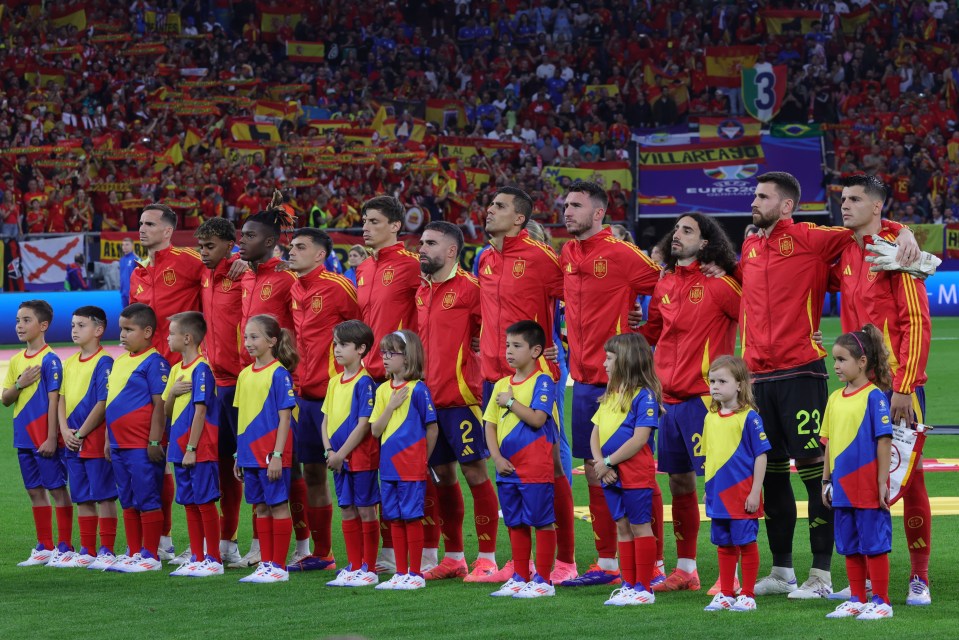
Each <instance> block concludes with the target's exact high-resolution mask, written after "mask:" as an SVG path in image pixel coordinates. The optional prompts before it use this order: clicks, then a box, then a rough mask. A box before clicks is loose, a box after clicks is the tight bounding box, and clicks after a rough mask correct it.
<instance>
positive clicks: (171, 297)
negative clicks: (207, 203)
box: [130, 204, 206, 560]
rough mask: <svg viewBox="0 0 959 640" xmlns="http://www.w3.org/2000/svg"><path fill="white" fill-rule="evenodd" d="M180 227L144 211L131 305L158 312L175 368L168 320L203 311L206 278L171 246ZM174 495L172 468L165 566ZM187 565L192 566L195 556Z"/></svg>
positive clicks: (163, 211) (170, 553)
mask: <svg viewBox="0 0 959 640" xmlns="http://www.w3.org/2000/svg"><path fill="white" fill-rule="evenodd" d="M176 222H177V215H176V212H174V211H173V209H171V208H170V207H168V206H167V205H165V204H148V205H147V206H146V207H144V209H143V212H142V213H141V214H140V244H141V245H142V246H143V248H144V249H146V250H147V260H146V262H143V263H139V264H138V265H137V266H136V267H135V268H134V269H133V273H132V274H131V276H130V302H131V303H133V302H142V303H143V304H146V305H149V306H150V308H151V309H153V312H154V313H155V314H156V317H157V328H156V331H154V332H153V347H154V348H155V349H156V350H157V351H159V352H160V355H162V356H163V357H164V358H166V360H167V362H169V363H170V365H171V366H172V365H174V364H176V363H177V362H179V361H180V354H179V353H172V352H171V351H170V345H169V342H168V340H167V338H168V337H169V336H170V321H169V320H168V318H169V317H170V316H173V315H176V314H178V313H182V312H184V311H199V310H200V283H201V281H202V279H203V276H204V275H206V268H205V267H204V266H203V262H202V261H201V260H200V255H199V254H198V253H197V252H196V251H194V250H193V249H180V248H177V247H174V246H171V242H172V240H173V232H174V231H176ZM174 493H175V490H174V484H173V474H172V473H171V471H170V467H169V465H167V466H166V473H165V474H164V476H163V489H162V492H161V496H160V497H161V505H162V511H163V535H162V536H161V537H160V560H173V558H174V556H175V555H176V554H175V551H174V549H173V540H172V538H171V537H170V530H171V528H172V526H173V514H172V507H173V494H174ZM181 555H182V554H181ZM184 560H189V554H186V557H185V558H184Z"/></svg>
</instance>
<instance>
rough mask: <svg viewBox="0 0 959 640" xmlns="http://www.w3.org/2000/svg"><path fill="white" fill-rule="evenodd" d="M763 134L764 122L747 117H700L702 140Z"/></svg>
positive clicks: (708, 140) (742, 138) (756, 136)
mask: <svg viewBox="0 0 959 640" xmlns="http://www.w3.org/2000/svg"><path fill="white" fill-rule="evenodd" d="M761 134H762V123H761V122H759V120H754V119H753V118H747V117H729V118H700V119H699V139H700V141H702V142H715V141H718V140H745V139H750V138H753V139H756V138H759V136H760V135H761Z"/></svg>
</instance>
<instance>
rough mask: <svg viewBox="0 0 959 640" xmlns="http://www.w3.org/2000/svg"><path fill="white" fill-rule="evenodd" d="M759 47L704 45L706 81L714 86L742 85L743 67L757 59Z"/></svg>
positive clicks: (754, 62)
mask: <svg viewBox="0 0 959 640" xmlns="http://www.w3.org/2000/svg"><path fill="white" fill-rule="evenodd" d="M759 52H760V47H759V46H757V45H743V46H739V47H706V81H707V82H709V84H710V86H714V87H733V88H735V87H739V86H742V73H741V70H742V69H743V68H744V67H752V66H753V65H755V64H756V60H758V59H759Z"/></svg>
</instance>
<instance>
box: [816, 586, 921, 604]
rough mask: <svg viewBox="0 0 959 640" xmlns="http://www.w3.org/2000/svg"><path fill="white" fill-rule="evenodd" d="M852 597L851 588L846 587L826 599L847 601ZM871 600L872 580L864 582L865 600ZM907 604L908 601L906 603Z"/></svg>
mask: <svg viewBox="0 0 959 640" xmlns="http://www.w3.org/2000/svg"><path fill="white" fill-rule="evenodd" d="M851 597H852V588H851V587H846V588H845V589H843V590H842V591H833V592H832V593H830V594H829V595H828V596H826V598H828V599H829V600H843V601H845V600H849V598H851ZM870 598H872V580H866V600H869V599H870ZM907 604H908V601H907Z"/></svg>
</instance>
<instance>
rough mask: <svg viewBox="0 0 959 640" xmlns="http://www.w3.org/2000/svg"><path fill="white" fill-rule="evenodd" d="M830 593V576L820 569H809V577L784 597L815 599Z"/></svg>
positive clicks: (826, 596)
mask: <svg viewBox="0 0 959 640" xmlns="http://www.w3.org/2000/svg"><path fill="white" fill-rule="evenodd" d="M830 593H832V576H831V575H830V574H829V572H828V571H823V570H822V569H810V570H809V579H808V580H806V581H805V582H803V583H802V585H801V586H800V587H799V588H798V589H796V590H795V591H790V592H789V595H787V596H786V597H787V598H789V599H790V600H817V599H820V598H828V597H829V594H830Z"/></svg>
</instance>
